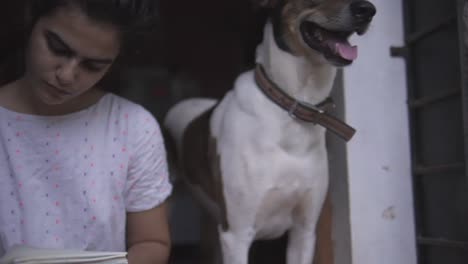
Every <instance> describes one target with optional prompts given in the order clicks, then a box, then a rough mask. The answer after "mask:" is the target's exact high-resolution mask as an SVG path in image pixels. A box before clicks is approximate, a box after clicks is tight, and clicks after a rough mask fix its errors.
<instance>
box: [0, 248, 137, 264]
mask: <svg viewBox="0 0 468 264" xmlns="http://www.w3.org/2000/svg"><path fill="white" fill-rule="evenodd" d="M56 263H57V264H58V263H95V264H128V261H127V253H126V252H95V251H79V250H62V249H39V248H32V247H26V246H17V247H14V248H12V250H11V251H9V252H7V254H6V255H5V256H3V257H2V258H0V264H56Z"/></svg>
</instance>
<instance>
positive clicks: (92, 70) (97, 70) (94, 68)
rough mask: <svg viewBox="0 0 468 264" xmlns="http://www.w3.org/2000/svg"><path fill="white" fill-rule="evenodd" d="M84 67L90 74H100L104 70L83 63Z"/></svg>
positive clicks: (89, 63) (92, 64)
mask: <svg viewBox="0 0 468 264" xmlns="http://www.w3.org/2000/svg"><path fill="white" fill-rule="evenodd" d="M83 67H84V68H85V69H86V70H88V71H90V72H99V71H102V69H103V67H102V66H98V65H95V64H94V63H91V62H83Z"/></svg>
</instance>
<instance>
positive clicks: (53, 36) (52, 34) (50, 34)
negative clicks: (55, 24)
mask: <svg viewBox="0 0 468 264" xmlns="http://www.w3.org/2000/svg"><path fill="white" fill-rule="evenodd" d="M45 35H46V36H47V38H48V39H49V40H53V41H54V42H56V43H57V44H59V45H60V46H61V48H63V49H66V50H67V51H68V52H69V53H71V54H76V52H75V51H74V50H73V49H72V48H70V46H68V45H67V43H65V41H63V39H62V38H61V37H60V36H59V35H58V34H57V33H55V32H53V31H50V30H46V31H45Z"/></svg>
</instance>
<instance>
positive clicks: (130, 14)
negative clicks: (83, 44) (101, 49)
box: [28, 0, 158, 33]
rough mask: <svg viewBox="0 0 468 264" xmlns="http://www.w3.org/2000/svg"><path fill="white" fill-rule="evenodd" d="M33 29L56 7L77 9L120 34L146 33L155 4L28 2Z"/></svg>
mask: <svg viewBox="0 0 468 264" xmlns="http://www.w3.org/2000/svg"><path fill="white" fill-rule="evenodd" d="M28 1H29V2H30V4H29V12H30V18H31V22H32V25H34V24H35V22H36V21H37V19H39V18H40V17H43V16H47V15H50V14H51V13H52V12H53V11H55V10H56V9H57V8H59V7H64V6H73V7H78V8H80V9H81V10H82V11H83V12H84V13H85V14H86V15H88V16H89V17H90V18H91V19H94V20H96V21H99V22H105V23H111V24H113V25H115V26H117V27H118V28H119V29H120V30H121V31H122V32H123V33H126V32H135V31H141V30H147V29H149V28H150V27H151V26H153V25H154V22H155V18H156V17H157V16H156V12H157V6H156V5H157V3H158V1H157V0H28Z"/></svg>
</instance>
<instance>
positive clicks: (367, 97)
mask: <svg viewBox="0 0 468 264" xmlns="http://www.w3.org/2000/svg"><path fill="white" fill-rule="evenodd" d="M401 2H402V1H401V0H374V1H373V3H374V4H375V5H376V6H377V9H378V12H377V15H376V17H375V20H374V21H373V24H372V26H371V28H370V30H369V32H368V34H367V35H365V36H363V37H356V38H353V39H352V43H353V44H357V45H358V46H359V53H360V54H359V57H358V59H357V61H356V62H355V63H354V64H353V65H352V66H351V67H348V68H346V69H345V70H344V72H343V88H344V102H345V106H344V109H345V113H346V120H347V122H348V123H349V124H350V125H352V126H354V127H355V128H357V130H358V132H357V134H356V135H355V137H354V138H353V139H352V140H351V142H350V143H348V145H347V150H346V155H347V167H348V177H349V178H348V181H349V206H350V229H351V241H352V242H351V247H352V248H351V255H352V260H353V261H352V263H353V264H377V263H378V264H396V263H398V264H415V263H416V250H415V231H414V215H413V198H412V182H411V172H410V149H409V145H410V144H409V131H408V113H407V106H406V97H407V96H406V75H405V64H404V61H403V60H402V59H401V58H392V57H390V46H401V45H403V17H402V6H401Z"/></svg>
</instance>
